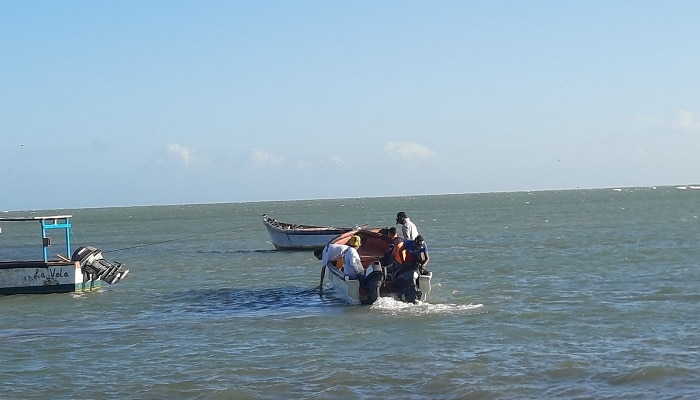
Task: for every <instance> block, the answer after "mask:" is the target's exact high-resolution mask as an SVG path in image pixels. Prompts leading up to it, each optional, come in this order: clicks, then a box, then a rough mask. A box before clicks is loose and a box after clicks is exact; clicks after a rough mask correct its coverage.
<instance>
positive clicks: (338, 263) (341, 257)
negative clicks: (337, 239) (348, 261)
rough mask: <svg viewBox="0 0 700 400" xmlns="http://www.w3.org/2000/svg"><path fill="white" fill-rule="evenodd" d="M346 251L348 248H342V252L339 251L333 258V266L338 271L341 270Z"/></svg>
mask: <svg viewBox="0 0 700 400" xmlns="http://www.w3.org/2000/svg"><path fill="white" fill-rule="evenodd" d="M347 252H348V249H345V250H343V251H342V252H340V255H339V256H338V258H337V259H336V260H335V267H336V268H337V269H338V270H339V271H342V270H343V264H345V253H347Z"/></svg>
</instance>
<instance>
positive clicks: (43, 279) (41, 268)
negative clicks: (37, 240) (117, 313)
mask: <svg viewBox="0 0 700 400" xmlns="http://www.w3.org/2000/svg"><path fill="white" fill-rule="evenodd" d="M71 217H72V216H71V215H55V216H41V217H39V216H37V217H2V218H0V222H2V223H3V224H4V225H5V230H4V232H2V236H0V237H7V235H8V234H9V235H12V234H13V230H12V229H9V230H8V227H9V226H11V225H14V224H15V223H20V222H39V224H40V225H41V245H42V253H43V259H38V256H30V257H37V258H35V259H21V260H14V261H0V294H3V295H7V294H22V293H66V292H82V291H91V290H96V289H99V288H100V287H101V286H102V282H107V283H108V284H114V283H117V282H119V281H120V280H122V279H124V278H125V277H126V276H127V274H128V273H129V270H128V269H125V268H124V266H123V265H122V264H120V263H111V262H109V261H107V260H105V259H104V258H103V257H102V252H101V251H100V250H99V249H97V248H95V247H91V246H81V247H79V248H78V249H76V250H75V252H73V253H71V242H70V239H71V226H72V225H71V221H70V218H71ZM50 230H62V231H63V232H64V235H65V236H64V238H63V241H64V244H65V251H66V256H63V255H61V254H57V255H56V258H55V259H54V258H49V254H48V249H49V247H50V246H51V245H52V238H51V237H50V236H48V235H47V233H48V231H50ZM19 231H20V233H17V236H22V235H23V234H22V233H21V229H19ZM23 249H24V248H22V250H21V251H19V252H21V253H24V251H23ZM3 250H4V251H8V252H11V251H12V250H13V246H11V245H8V244H7V243H4V244H3ZM15 252H18V251H15ZM13 256H18V255H17V254H13ZM68 256H70V257H71V258H70V259H69V258H67V257H68ZM18 258H19V257H18ZM22 258H26V257H22Z"/></svg>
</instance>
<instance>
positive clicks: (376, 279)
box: [363, 261, 384, 304]
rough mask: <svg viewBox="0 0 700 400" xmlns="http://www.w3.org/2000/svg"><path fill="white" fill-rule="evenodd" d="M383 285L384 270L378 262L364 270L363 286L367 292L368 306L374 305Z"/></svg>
mask: <svg viewBox="0 0 700 400" xmlns="http://www.w3.org/2000/svg"><path fill="white" fill-rule="evenodd" d="M383 283H384V268H382V264H381V263H380V262H379V261H375V262H373V263H372V264H370V265H369V266H368V267H367V269H366V270H365V279H364V281H363V286H364V287H365V288H366V289H367V290H368V291H369V297H368V299H367V303H368V304H374V302H375V301H377V299H378V298H379V296H380V293H379V290H380V288H381V287H382V284H383Z"/></svg>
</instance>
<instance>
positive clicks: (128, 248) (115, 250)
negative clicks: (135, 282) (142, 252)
mask: <svg viewBox="0 0 700 400" xmlns="http://www.w3.org/2000/svg"><path fill="white" fill-rule="evenodd" d="M231 229H232V228H226V229H221V230H218V231H212V232H205V233H198V234H195V235H188V236H182V237H178V238H174V239H167V240H161V241H158V242H151V243H143V244H137V245H134V246H129V247H122V248H121V249H114V250H105V253H109V252H117V251H124V250H131V249H137V248H139V247H146V246H155V245H157V244H163V243H169V242H176V241H178V240H184V239H190V238H193V237H198V236H204V235H211V234H214V233H219V232H224V231H230V230H231ZM233 229H235V228H233Z"/></svg>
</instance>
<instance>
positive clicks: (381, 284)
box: [320, 228, 433, 305]
mask: <svg viewBox="0 0 700 400" xmlns="http://www.w3.org/2000/svg"><path fill="white" fill-rule="evenodd" d="M353 235H357V236H359V237H360V239H361V242H362V244H361V246H360V247H359V248H358V249H357V252H358V253H359V255H360V259H361V260H362V265H363V266H364V267H365V275H364V279H363V280H364V285H361V284H360V280H359V279H350V277H349V276H348V275H347V274H345V273H344V272H343V271H342V269H341V268H338V263H337V262H336V261H333V260H331V261H329V262H328V263H327V264H326V265H325V266H324V267H323V269H322V271H321V285H320V290H321V294H323V285H324V280H325V276H328V277H329V279H328V281H329V282H330V285H331V286H332V287H333V291H332V293H333V295H335V296H337V297H339V298H341V299H343V300H345V301H346V302H347V303H348V304H353V305H357V304H372V303H373V302H374V301H375V300H376V299H377V298H378V297H391V298H394V299H395V300H401V301H407V302H415V301H422V302H424V301H426V300H427V298H428V294H429V293H430V290H431V280H432V277H433V273H432V272H429V271H424V272H423V273H421V272H419V271H417V270H414V269H413V268H409V269H401V268H396V267H393V266H389V265H383V264H382V262H383V261H384V262H386V260H384V259H385V255H386V253H387V251H390V249H391V248H392V241H391V239H390V238H389V236H387V235H386V228H382V229H379V228H375V229H358V230H353V231H348V232H345V233H342V234H340V235H338V236H336V237H335V238H334V239H333V240H331V241H330V242H329V243H332V244H347V243H348V241H349V240H350V238H351V237H352V236H353ZM413 282H415V286H414V284H413Z"/></svg>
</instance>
